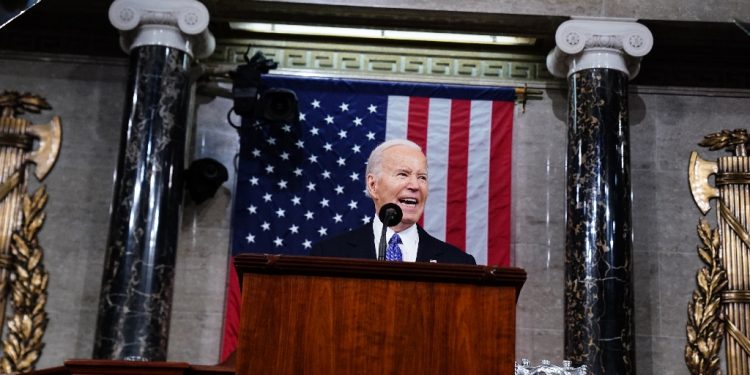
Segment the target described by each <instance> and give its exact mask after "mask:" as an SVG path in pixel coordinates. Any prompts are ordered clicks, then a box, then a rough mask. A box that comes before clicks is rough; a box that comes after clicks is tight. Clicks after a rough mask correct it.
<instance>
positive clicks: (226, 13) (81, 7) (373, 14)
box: [0, 0, 750, 88]
mask: <svg viewBox="0 0 750 375" xmlns="http://www.w3.org/2000/svg"><path fill="white" fill-rule="evenodd" d="M202 2H203V3H204V4H205V5H206V7H207V8H208V9H209V12H210V14H211V24H210V26H209V28H210V30H211V32H212V33H213V34H214V36H215V37H216V39H217V41H218V43H219V44H221V41H222V40H227V39H242V38H249V37H255V38H258V37H267V38H273V36H268V35H266V36H264V35H257V34H255V35H250V34H248V33H247V32H241V31H236V30H232V29H230V28H229V22H230V21H265V22H285V23H303V24H310V23H311V22H310V20H314V21H316V23H317V24H325V25H337V26H364V27H367V26H377V27H378V28H393V29H406V30H430V31H454V32H486V33H492V34H509V35H520V36H531V37H535V38H536V39H537V42H536V43H535V44H534V45H533V46H517V47H508V46H484V47H477V46H468V45H467V46H463V47H462V48H466V49H472V50H477V48H483V49H490V50H492V51H495V52H506V53H519V54H529V55H537V56H545V55H546V54H547V53H548V52H549V51H550V50H551V49H552V48H553V47H554V34H555V30H556V29H557V27H558V26H559V25H560V24H561V23H562V22H564V21H565V20H566V19H567V17H555V16H531V15H510V14H484V13H482V14H479V13H466V12H438V11H433V12H424V11H409V10H403V9H398V10H396V9H384V8H361V7H347V6H320V5H312V4H293V3H278V2H267V1H242V0H203V1H202ZM110 3H111V2H110V1H102V0H65V1H55V0H43V1H42V2H41V3H40V4H38V5H37V6H35V7H34V8H32V9H31V10H29V11H28V12H26V13H25V14H23V15H22V16H20V17H18V18H17V19H16V20H15V21H13V22H11V23H10V24H9V25H7V26H6V27H4V28H3V29H0V53H2V51H3V50H5V51H18V52H42V53H48V54H49V53H51V54H66V55H85V56H99V57H110V58H123V59H124V58H125V54H124V53H123V52H122V51H121V50H120V47H119V43H118V33H117V31H116V30H115V29H114V28H113V27H112V26H111V25H110V23H109V20H108V18H107V10H108V8H109V4H110ZM639 22H641V23H642V24H644V25H645V26H647V27H648V28H649V29H650V30H651V32H652V33H653V35H654V41H655V43H654V48H653V50H652V51H651V53H649V54H648V55H647V56H646V57H645V58H644V60H643V63H642V66H641V72H640V74H639V76H638V77H637V78H636V79H635V80H634V82H633V83H634V84H639V85H653V86H698V87H717V88H750V36H748V35H746V34H745V33H744V32H743V31H742V30H741V29H740V28H739V27H737V26H736V25H734V24H733V23H730V22H726V23H715V22H677V21H658V20H640V21H639ZM299 39H300V40H304V38H299ZM336 39H337V40H332V41H345V40H346V38H336ZM315 40H317V41H320V38H316V39H315ZM383 43H386V42H383ZM389 43H396V42H389ZM398 43H399V45H402V46H403V45H405V46H407V47H408V46H414V47H418V46H429V47H433V48H440V47H441V46H440V45H439V44H437V43H424V42H422V43H412V44H404V42H398ZM452 48H455V47H452Z"/></svg>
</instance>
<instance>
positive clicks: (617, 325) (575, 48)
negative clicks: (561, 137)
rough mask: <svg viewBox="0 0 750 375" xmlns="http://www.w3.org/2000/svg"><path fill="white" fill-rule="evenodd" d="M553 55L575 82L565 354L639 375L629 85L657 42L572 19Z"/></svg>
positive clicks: (619, 22) (623, 27)
mask: <svg viewBox="0 0 750 375" xmlns="http://www.w3.org/2000/svg"><path fill="white" fill-rule="evenodd" d="M555 42H556V47H555V48H554V49H553V50H552V52H550V54H549V55H548V56H547V67H548V69H549V70H550V72H551V73H552V74H554V75H555V76H558V77H567V79H568V87H569V89H568V100H569V103H568V156H567V165H566V173H567V179H566V201H567V211H566V212H567V214H566V238H565V357H566V359H570V360H572V361H573V362H574V364H575V365H582V364H585V365H587V366H588V368H589V370H590V371H591V373H593V374H597V375H598V374H618V375H624V374H634V373H635V345H634V344H635V332H634V320H633V311H634V307H633V280H632V264H633V263H632V256H631V253H632V235H631V228H632V226H631V214H630V207H631V205H630V203H631V190H630V171H629V169H630V155H629V153H630V144H629V131H630V129H629V126H628V81H629V80H630V79H632V78H633V77H635V75H636V74H637V73H638V69H639V66H640V59H641V57H643V56H644V55H646V54H647V53H648V52H649V51H650V50H651V46H652V45H653V38H652V36H651V33H650V32H649V30H648V29H647V28H646V27H645V26H643V25H641V24H638V23H636V22H635V20H631V19H602V18H573V19H571V20H569V21H566V22H564V23H563V24H561V25H560V27H559V28H558V30H557V33H556V35H555Z"/></svg>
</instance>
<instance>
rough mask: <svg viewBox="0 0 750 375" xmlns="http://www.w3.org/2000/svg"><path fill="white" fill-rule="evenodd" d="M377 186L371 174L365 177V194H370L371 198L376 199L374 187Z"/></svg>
mask: <svg viewBox="0 0 750 375" xmlns="http://www.w3.org/2000/svg"><path fill="white" fill-rule="evenodd" d="M376 185H377V180H376V179H375V176H374V175H372V174H368V175H367V192H368V193H369V194H370V197H371V198H377V194H376V190H377V189H375V187H376Z"/></svg>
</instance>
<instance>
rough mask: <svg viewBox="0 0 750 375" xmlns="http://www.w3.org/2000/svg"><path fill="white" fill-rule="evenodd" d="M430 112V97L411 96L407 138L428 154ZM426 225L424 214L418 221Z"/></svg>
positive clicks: (421, 224)
mask: <svg viewBox="0 0 750 375" xmlns="http://www.w3.org/2000/svg"><path fill="white" fill-rule="evenodd" d="M429 112H430V98H418V97H411V98H409V119H408V124H407V126H408V128H407V130H406V138H407V139H409V140H410V141H412V142H414V143H416V144H418V145H419V146H420V147H422V152H424V153H425V155H426V154H427V119H428V115H429ZM417 224H419V225H420V226H423V225H424V216H422V217H420V218H419V221H418V222H417Z"/></svg>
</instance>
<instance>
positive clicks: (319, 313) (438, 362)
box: [236, 255, 526, 374]
mask: <svg viewBox="0 0 750 375" xmlns="http://www.w3.org/2000/svg"><path fill="white" fill-rule="evenodd" d="M236 265H237V268H238V271H239V272H240V274H242V275H243V278H242V280H243V293H242V311H241V319H240V337H239V351H238V355H237V367H236V371H237V373H238V374H271V373H273V374H407V373H408V374H459V373H461V374H480V373H481V374H512V373H513V360H514V356H515V302H516V299H517V296H518V292H519V291H520V287H521V285H522V284H523V282H524V280H525V278H526V274H525V272H524V271H523V270H520V269H513V268H505V269H503V268H495V267H481V266H458V265H439V264H429V263H422V264H417V263H391V262H378V261H374V260H373V261H370V260H346V259H336V258H313V257H291V256H265V255H242V256H239V257H237V258H236Z"/></svg>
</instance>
